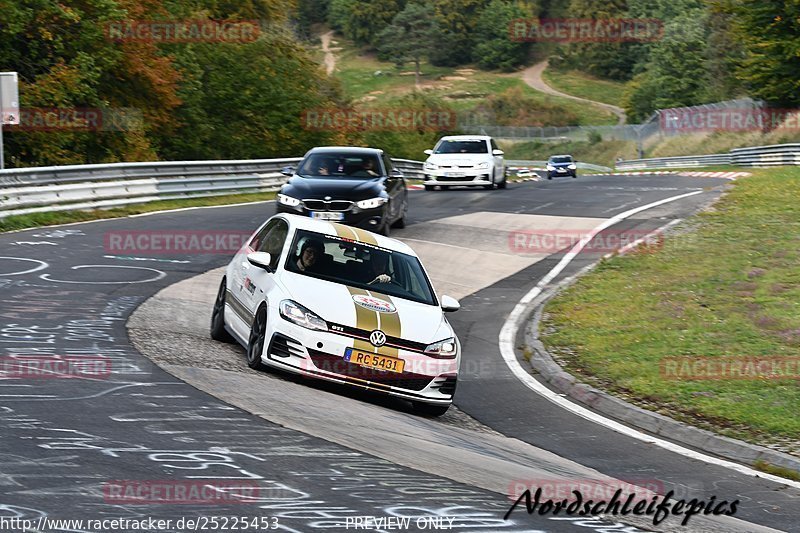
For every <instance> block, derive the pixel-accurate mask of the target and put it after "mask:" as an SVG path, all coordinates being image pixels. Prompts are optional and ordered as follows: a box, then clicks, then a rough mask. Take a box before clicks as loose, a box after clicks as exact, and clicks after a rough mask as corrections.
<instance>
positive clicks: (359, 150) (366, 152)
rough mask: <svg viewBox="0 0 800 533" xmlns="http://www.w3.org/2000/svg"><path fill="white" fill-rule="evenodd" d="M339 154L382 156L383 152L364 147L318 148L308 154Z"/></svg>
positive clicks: (378, 149)
mask: <svg viewBox="0 0 800 533" xmlns="http://www.w3.org/2000/svg"><path fill="white" fill-rule="evenodd" d="M338 152H349V153H351V154H363V155H382V154H383V150H381V149H380V148H365V147H363V146H317V147H314V148H312V149H311V150H309V151H308V152H307V153H306V155H308V154H328V153H338Z"/></svg>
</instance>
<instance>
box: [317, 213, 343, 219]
mask: <svg viewBox="0 0 800 533" xmlns="http://www.w3.org/2000/svg"><path fill="white" fill-rule="evenodd" d="M311 218H315V219H317V220H344V213H330V212H327V211H312V212H311Z"/></svg>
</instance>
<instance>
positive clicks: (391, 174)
mask: <svg viewBox="0 0 800 533" xmlns="http://www.w3.org/2000/svg"><path fill="white" fill-rule="evenodd" d="M389 177H390V178H402V177H403V172H402V171H400V170H398V169H396V168H393V169H392V170H391V171H389Z"/></svg>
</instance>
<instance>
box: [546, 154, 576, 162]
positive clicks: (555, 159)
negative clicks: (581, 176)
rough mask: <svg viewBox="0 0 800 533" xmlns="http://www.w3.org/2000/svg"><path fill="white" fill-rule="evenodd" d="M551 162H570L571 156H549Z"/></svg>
mask: <svg viewBox="0 0 800 533" xmlns="http://www.w3.org/2000/svg"><path fill="white" fill-rule="evenodd" d="M550 162H551V163H556V164H558V163H572V158H571V157H570V156H568V155H565V156H556V157H551V158H550Z"/></svg>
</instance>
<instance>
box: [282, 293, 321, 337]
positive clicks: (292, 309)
mask: <svg viewBox="0 0 800 533" xmlns="http://www.w3.org/2000/svg"><path fill="white" fill-rule="evenodd" d="M278 309H279V310H280V313H281V316H282V317H283V318H284V319H285V320H288V321H289V322H293V323H295V324H297V325H298V326H302V327H304V328H307V329H315V330H318V331H328V323H327V322H325V321H324V320H322V319H321V318H320V317H319V316H317V315H315V314H314V313H312V312H311V311H309V310H308V309H306V308H305V307H303V306H302V305H300V304H299V303H297V302H295V301H292V300H283V301H282V302H281V303H280V305H279V306H278Z"/></svg>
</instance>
